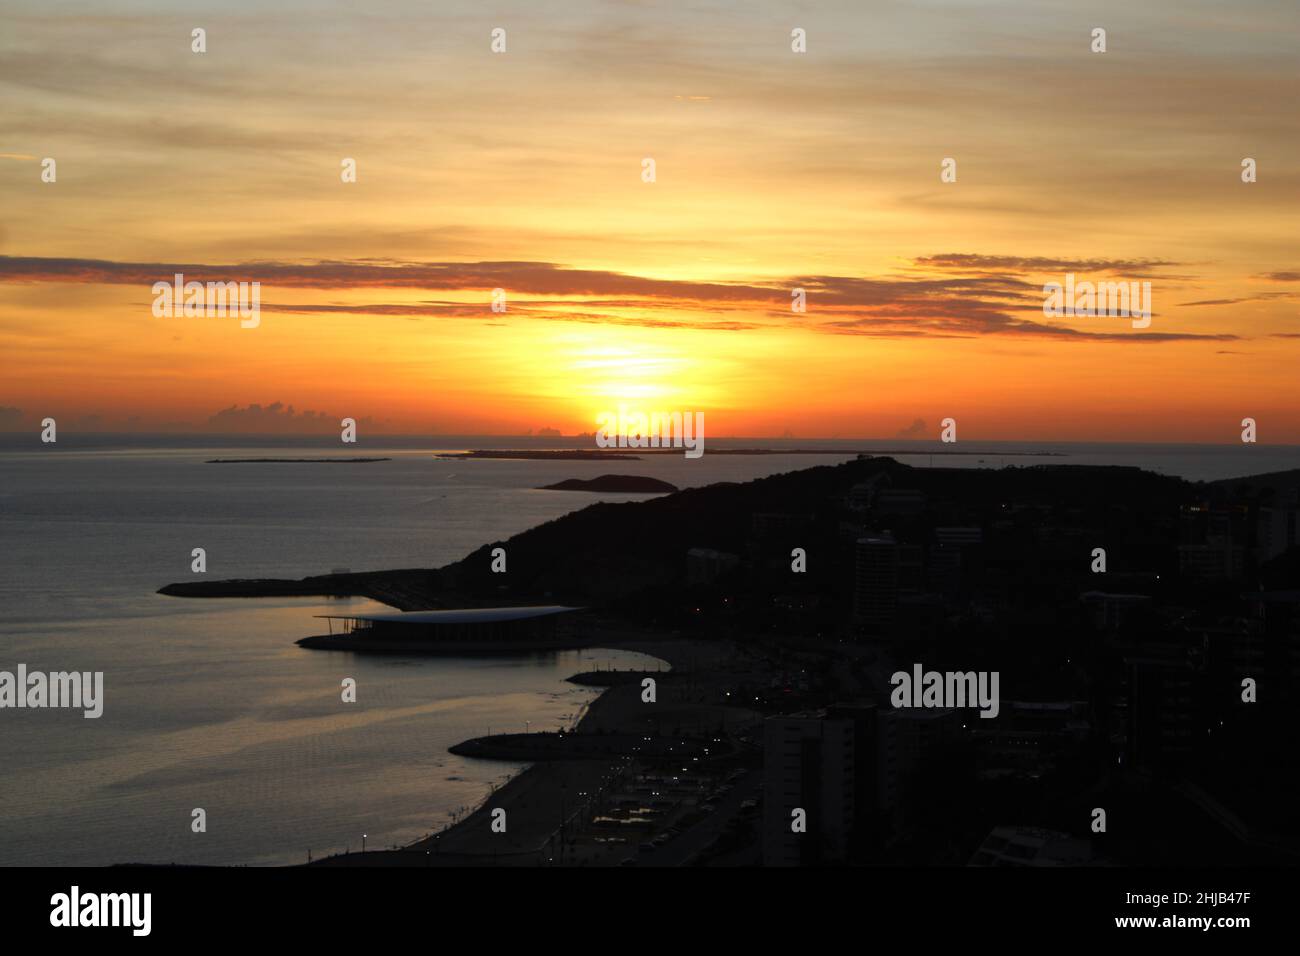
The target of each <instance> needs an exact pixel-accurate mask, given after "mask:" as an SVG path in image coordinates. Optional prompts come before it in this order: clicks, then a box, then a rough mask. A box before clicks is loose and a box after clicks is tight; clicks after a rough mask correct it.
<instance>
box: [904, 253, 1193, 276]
mask: <svg viewBox="0 0 1300 956" xmlns="http://www.w3.org/2000/svg"><path fill="white" fill-rule="evenodd" d="M912 261H913V263H915V264H916V265H920V266H929V267H931V268H936V269H961V270H969V269H1001V270H1010V271H1013V272H1034V273H1040V272H1106V273H1123V274H1125V275H1129V276H1136V275H1138V274H1139V273H1149V272H1151V271H1153V270H1158V269H1164V268H1167V267H1169V266H1181V265H1185V264H1186V263H1181V262H1171V261H1169V260H1168V259H1056V258H1049V257H1046V256H986V255H979V254H976V253H964V252H948V253H942V254H940V255H934V256H921V257H920V258H917V259H913V260H912Z"/></svg>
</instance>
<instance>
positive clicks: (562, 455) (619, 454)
mask: <svg viewBox="0 0 1300 956" xmlns="http://www.w3.org/2000/svg"><path fill="white" fill-rule="evenodd" d="M632 451H635V452H636V454H632V453H631V452H632ZM681 454H682V449H681V448H673V447H661V448H635V449H631V451H628V450H624V449H621V448H615V449H608V450H607V449H601V448H560V449H553V450H551V449H540V448H476V449H474V450H472V451H445V452H440V453H439V454H438V455H437V456H436V457H438V458H457V459H466V458H482V459H492V458H508V459H518V460H521V461H639V460H640V459H641V457H642V456H643V455H677V456H680V455H681ZM707 454H710V455H842V456H850V455H856V456H858V457H860V458H879V457H882V456H888V455H914V456H920V455H929V456H930V457H934V456H935V455H956V456H972V457H986V458H1006V457H1013V458H1063V457H1065V453H1064V452H1058V451H1015V452H1005V451H980V450H974V451H956V450H953V449H938V448H936V449H931V448H892V449H890V448H885V449H875V450H873V451H864V450H862V449H858V448H717V447H714V446H710V447H709V449H708V452H707Z"/></svg>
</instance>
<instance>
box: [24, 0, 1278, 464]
mask: <svg viewBox="0 0 1300 956" xmlns="http://www.w3.org/2000/svg"><path fill="white" fill-rule="evenodd" d="M12 6H13V7H14V11H13V16H12V17H11V18H10V19H11V27H12V28H7V29H6V31H5V33H4V34H3V35H0V115H3V116H4V117H5V124H4V126H3V127H2V128H0V209H3V218H2V219H0V431H13V430H18V429H28V428H33V427H35V423H37V422H39V420H40V419H41V418H43V417H45V416H46V415H53V416H55V417H57V418H58V419H59V421H60V427H61V428H68V429H70V430H73V431H75V430H76V429H77V428H78V427H81V428H97V429H106V430H150V429H156V428H160V427H168V428H185V429H189V430H196V431H202V430H211V429H217V428H220V429H226V428H231V427H234V428H242V427H249V428H255V427H262V426H260V425H258V424H257V423H258V422H260V421H266V420H267V419H266V418H265V416H263V417H261V418H254V417H251V416H249V415H248V414H246V413H244V414H241V413H240V412H241V410H244V409H246V408H247V407H248V406H250V405H260V406H268V405H271V404H272V403H276V402H279V403H282V404H283V405H284V406H289V405H292V406H293V408H294V410H295V413H296V414H295V416H294V417H293V418H289V417H288V415H287V412H285V413H282V414H281V415H280V416H278V417H276V418H275V425H274V427H276V428H288V429H292V428H293V427H294V426H301V427H302V428H303V429H306V428H309V427H312V419H311V418H305V417H301V416H303V414H304V413H305V412H307V411H309V410H310V411H313V412H316V413H323V414H324V415H326V416H328V419H329V420H330V421H331V422H333V421H334V420H336V419H338V418H341V417H343V416H350V417H354V418H356V419H358V420H365V421H367V427H368V428H371V429H373V430H376V431H378V430H385V431H390V432H428V431H438V432H443V433H482V432H501V433H516V434H517V433H520V432H523V431H525V430H528V429H537V428H540V427H543V426H551V427H557V428H560V429H562V430H563V431H565V432H566V433H575V432H578V431H590V430H593V429H594V427H595V417H596V415H597V414H598V413H599V412H600V411H603V410H606V409H613V408H615V407H617V405H618V404H619V403H628V404H633V405H639V406H643V407H644V408H645V410H647V411H649V410H662V411H674V410H680V411H697V410H698V411H703V412H705V414H706V416H707V419H708V430H709V432H710V433H711V434H713V435H725V434H737V435H780V434H781V433H783V432H785V431H787V430H788V431H790V432H792V433H793V434H795V435H799V436H805V437H831V436H843V437H849V436H873V437H891V436H894V435H897V434H900V433H902V434H911V433H909V432H908V431H907V429H908V428H909V427H910V426H912V425H913V423H915V422H916V421H917V420H918V419H919V420H920V421H921V422H923V423H924V428H923V430H922V431H921V432H920V433H919V434H916V435H915V437H929V438H933V437H936V436H937V433H938V428H939V425H938V423H939V421H940V419H942V418H944V417H948V416H952V417H954V418H956V419H957V420H958V422H959V425H960V432H959V434H960V436H961V437H962V438H963V439H970V438H977V439H978V438H983V439H1008V440H1014V439H1027V440H1071V439H1079V440H1139V441H1212V442H1220V441H1224V442H1227V441H1236V440H1237V439H1238V434H1239V431H1240V424H1239V423H1240V420H1241V419H1242V418H1243V417H1246V416H1250V417H1254V418H1255V419H1257V420H1258V421H1259V423H1260V440H1261V441H1262V442H1266V443H1272V442H1300V406H1298V403H1297V401H1296V386H1295V382H1296V380H1297V374H1296V369H1297V359H1300V321H1298V319H1300V315H1298V305H1297V301H1298V300H1297V296H1298V295H1300V254H1298V253H1297V244H1296V240H1295V237H1296V231H1297V226H1298V225H1300V215H1297V213H1298V212H1300V189H1298V188H1297V186H1300V161H1298V160H1297V159H1296V157H1297V155H1300V152H1298V150H1297V147H1298V146H1300V119H1298V118H1297V113H1296V111H1295V109H1294V106H1293V104H1294V103H1295V102H1297V101H1300V80H1297V74H1296V71H1295V69H1294V66H1295V52H1294V51H1295V49H1296V45H1297V42H1300V29H1298V28H1297V21H1298V19H1300V18H1297V16H1296V14H1295V12H1294V10H1293V8H1292V5H1291V4H1289V3H1282V2H1277V3H1254V4H1249V5H1248V6H1249V7H1250V15H1249V16H1247V15H1245V14H1244V13H1243V12H1242V8H1233V10H1228V9H1226V8H1221V7H1220V6H1219V5H1215V4H1209V3H1199V2H1193V3H1186V2H1180V3H1173V2H1165V0H1161V2H1156V3H1150V4H1142V5H1135V4H1131V3H1100V4H1091V5H1089V6H1090V9H1089V10H1088V12H1087V13H1086V15H1085V14H1081V13H1078V12H1077V5H1072V4H1067V3H1063V2H1062V3H1033V4H1030V3H1027V2H1026V3H1001V4H999V3H992V4H980V5H973V4H970V3H964V2H951V3H924V4H916V3H909V4H904V3H897V4H894V3H885V4H881V5H878V6H877V5H871V7H870V9H867V8H865V7H864V6H863V5H861V4H853V3H838V4H835V3H832V4H819V5H817V7H816V8H815V9H814V8H791V7H790V6H789V5H785V4H770V5H767V4H758V5H752V4H732V3H719V4H710V5H704V6H701V7H699V8H698V9H694V8H693V9H692V10H691V11H689V12H688V11H677V12H665V11H657V10H655V9H653V8H652V5H645V6H642V5H635V4H631V5H629V4H620V3H573V4H566V5H563V9H564V12H563V13H556V12H555V11H553V10H548V11H546V12H541V11H539V10H538V9H537V8H536V5H535V4H529V3H507V4H504V5H499V6H497V7H495V8H493V10H492V11H491V12H490V13H484V12H483V11H482V9H481V4H469V3H466V4H462V5H457V4H450V5H439V8H438V9H437V10H429V9H426V6H427V5H424V4H414V3H412V4H405V5H403V4H397V5H393V6H391V7H390V6H386V7H385V9H384V11H382V12H379V13H362V12H359V11H357V10H356V9H355V8H354V6H353V5H339V7H338V8H337V11H336V12H335V13H334V14H332V15H330V16H313V17H307V16H305V15H303V14H301V13H298V12H294V11H292V10H286V11H285V12H279V13H273V12H267V11H265V10H262V9H261V6H262V5H254V4H238V3H236V4H233V5H231V6H229V7H228V8H223V10H224V11H225V12H222V13H221V14H220V15H209V13H208V12H207V11H206V10H204V11H203V12H202V13H195V14H188V13H176V12H175V11H174V9H172V8H171V7H169V6H163V5H161V4H158V5H156V6H153V5H150V4H147V3H146V4H140V5H136V6H133V7H132V8H131V9H132V10H134V11H136V12H133V13H123V14H121V15H118V16H115V17H112V18H108V17H103V16H88V17H85V18H80V19H78V18H74V17H68V16H58V17H56V16H53V15H50V14H47V13H45V12H44V10H45V8H44V7H42V6H41V5H38V4H35V3H26V2H19V3H16V4H13V5H12ZM1138 6H1140V9H1133V7H1138ZM1234 10H1235V11H1236V12H1234ZM195 26H203V27H204V28H205V29H206V30H207V45H208V50H207V52H206V53H203V54H195V53H192V52H191V51H190V31H191V29H192V28H194V27H195ZM496 26H502V27H504V28H506V30H507V51H506V52H505V53H501V54H494V53H492V52H491V50H490V49H489V43H490V36H489V35H490V31H491V30H492V28H493V27H496ZM1094 26H1104V27H1105V28H1106V29H1107V31H1108V50H1107V52H1106V53H1104V54H1095V53H1092V52H1090V50H1089V44H1090V31H1091V29H1092V28H1093V27H1094ZM793 27H802V28H804V29H806V30H807V35H808V50H807V53H804V54H796V53H793V52H792V51H791V49H790V30H791V29H792V28H793ZM107 38H111V42H110V41H109V40H108V39H107ZM45 157H52V158H54V159H55V160H56V162H57V181H56V182H54V183H45V182H42V181H41V170H42V165H41V160H42V159H44V158H45ZM345 157H352V158H355V159H356V161H357V168H358V180H357V182H356V183H343V182H341V181H340V175H339V171H340V163H341V160H342V159H343V158H345ZM647 157H650V158H653V159H654V160H655V163H656V174H657V176H656V181H655V182H653V183H646V182H643V181H642V176H641V172H642V160H643V159H644V158H647ZM944 157H953V158H955V159H956V161H957V181H956V182H952V183H943V182H941V181H940V175H939V172H940V163H941V161H942V160H943V158H944ZM1244 157H1252V158H1254V159H1256V160H1257V162H1258V182H1255V183H1250V184H1247V183H1243V182H1242V181H1241V161H1242V159H1243V158H1244ZM175 271H181V272H184V274H185V276H186V278H187V279H195V280H199V281H206V280H225V279H236V280H241V279H242V280H245V281H258V282H260V283H261V315H260V322H259V324H258V326H257V327H256V328H250V329H243V328H240V325H239V322H238V320H237V319H234V318H217V317H192V318H155V317H154V315H153V314H152V311H151V304H152V302H153V294H152V292H151V286H152V285H153V283H154V282H156V281H170V280H171V277H172V274H173V272H175ZM1067 272H1072V273H1075V274H1076V276H1077V277H1078V279H1079V280H1080V281H1083V280H1092V281H1120V280H1124V281H1149V282H1150V283H1151V290H1152V300H1153V305H1154V309H1153V311H1154V315H1153V317H1152V322H1151V325H1150V327H1149V328H1147V329H1143V330H1137V329H1134V328H1132V327H1131V324H1130V322H1129V320H1128V319H1125V318H1119V317H1093V318H1085V317H1070V318H1049V317H1047V316H1045V315H1044V313H1043V309H1042V303H1043V299H1044V296H1043V293H1042V288H1043V285H1044V283H1045V282H1049V281H1057V282H1062V281H1064V276H1065V273H1067ZM796 287H800V288H804V289H805V290H807V312H806V313H803V314H797V313H793V312H792V311H791V309H790V301H791V300H790V290H791V289H793V288H796ZM494 288H502V289H505V290H506V296H507V300H506V301H507V306H506V312H505V313H504V314H499V313H493V312H492V311H491V308H490V302H491V291H492V290H493V289H494ZM223 409H233V411H232V412H228V413H227V414H226V415H224V416H219V417H216V418H215V420H214V416H217V415H218V412H220V411H221V410H223Z"/></svg>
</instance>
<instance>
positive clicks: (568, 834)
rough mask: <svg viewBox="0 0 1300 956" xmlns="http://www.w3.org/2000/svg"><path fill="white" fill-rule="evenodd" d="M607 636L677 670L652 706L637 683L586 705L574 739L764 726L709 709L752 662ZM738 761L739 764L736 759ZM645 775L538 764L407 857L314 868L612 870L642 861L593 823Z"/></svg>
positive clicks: (339, 859) (719, 651)
mask: <svg viewBox="0 0 1300 956" xmlns="http://www.w3.org/2000/svg"><path fill="white" fill-rule="evenodd" d="M608 636H609V637H611V638H612V640H611V641H610V643H612V644H613V645H614V646H617V647H618V648H620V649H622V650H630V651H636V652H638V653H641V654H646V655H649V656H651V657H654V658H657V659H659V660H662V661H664V662H665V663H666V664H668V665H669V666H670V667H671V670H666V671H665V672H664V673H663V674H662V675H660V676H661V679H659V680H657V687H656V692H657V700H656V702H655V703H654V704H647V703H645V702H643V701H642V688H641V684H640V682H639V681H637V682H617V683H615V684H614V686H609V687H606V688H605V690H604V692H603V693H601V695H600V696H599V697H597V698H596V699H595V700H593V701H592V702H591V703H590V704H588V705H587V708H586V710H585V712H584V713H583V714H582V716H581V718H580V720H579V721H578V723H577V725H576V727H575V728H574V730H573V733H575V734H581V735H615V734H618V735H626V734H629V733H633V732H636V733H645V734H648V735H655V734H667V733H671V732H672V731H674V730H676V729H678V728H680V729H682V730H683V731H687V730H691V731H696V732H699V733H703V734H716V733H718V732H719V731H720V730H721V729H722V728H725V731H723V732H725V733H726V734H728V735H730V734H734V733H736V732H737V731H740V730H742V729H743V728H746V727H752V726H753V725H754V724H755V722H756V721H758V720H760V719H761V716H760V715H759V714H757V713H756V712H754V711H751V710H747V709H745V708H742V707H734V706H723V705H719V704H716V703H712V702H710V701H711V700H712V699H714V698H716V697H718V696H721V695H723V694H725V689H724V688H725V687H726V686H727V685H728V683H729V682H730V681H731V680H732V679H734V675H735V674H736V673H737V670H738V669H741V668H746V669H747V668H749V667H751V666H752V664H753V662H752V658H750V657H749V656H747V655H743V654H741V653H740V652H739V651H737V650H736V649H734V648H733V647H732V646H731V645H730V644H729V643H727V642H723V641H717V642H715V641H705V640H700V639H698V638H684V637H682V638H673V637H664V636H656V635H653V634H649V633H646V632H640V631H636V630H633V629H628V630H627V631H624V632H623V633H620V634H617V635H608ZM736 757H737V755H735V754H733V755H732V758H731V759H733V760H734V759H736ZM641 769H643V767H642V764H641V762H640V761H639V760H637V759H635V758H633V757H631V756H628V755H611V756H610V757H609V758H608V759H582V760H546V761H539V762H536V763H533V764H532V765H531V766H529V767H528V768H527V769H526V770H523V771H522V772H520V773H518V774H516V775H515V776H514V777H512V778H511V779H510V780H509V782H507V783H506V784H505V785H504V786H501V787H499V788H497V789H496V790H495V791H494V792H493V793H492V794H490V795H489V796H488V797H487V798H486V799H485V800H484V801H483V802H482V804H480V805H479V806H478V807H477V808H476V809H475V810H474V811H473V812H472V813H469V814H468V815H467V816H465V817H463V818H461V819H460V820H458V821H457V822H456V823H454V824H453V825H452V826H450V827H448V828H447V829H446V830H444V831H442V832H441V833H438V834H435V835H433V836H430V837H427V838H425V839H422V840H418V841H416V842H415V843H413V844H411V845H410V846H408V847H406V848H404V849H402V850H389V851H375V852H369V853H365V854H360V853H350V854H344V855H340V856H334V857H331V858H328V859H323V860H320V861H317V863H316V865H320V866H367V865H369V866H455V865H464V864H473V865H497V866H545V865H561V864H562V865H615V864H617V863H619V862H620V861H622V860H624V859H626V858H628V856H629V854H631V855H633V856H635V855H636V854H637V847H636V846H635V845H633V844H631V843H607V844H602V843H599V842H597V839H596V837H597V834H595V833H594V832H593V829H592V828H591V827H590V826H589V825H588V824H587V819H588V818H589V817H590V816H591V813H592V811H593V809H595V808H598V807H600V806H601V805H602V804H603V803H604V802H605V800H606V799H607V798H608V796H609V795H611V794H613V793H616V792H617V791H619V790H620V789H622V788H626V787H628V786H630V785H631V784H632V782H633V781H634V779H635V776H636V774H637V773H638V771H639V770H641ZM683 769H686V768H683ZM498 810H504V811H505V814H506V817H505V819H506V830H505V832H504V833H501V832H494V831H493V828H492V822H493V814H494V811H498ZM562 832H563V838H564V839H563V841H562V840H561V833H562Z"/></svg>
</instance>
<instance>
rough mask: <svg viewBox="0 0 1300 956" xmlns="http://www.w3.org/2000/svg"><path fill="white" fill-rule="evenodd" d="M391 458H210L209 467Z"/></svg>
mask: <svg viewBox="0 0 1300 956" xmlns="http://www.w3.org/2000/svg"><path fill="white" fill-rule="evenodd" d="M392 460H393V459H391V458H209V459H208V460H207V461H206V462H205V463H204V464H208V465H359V464H364V463H365V462H370V461H392Z"/></svg>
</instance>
